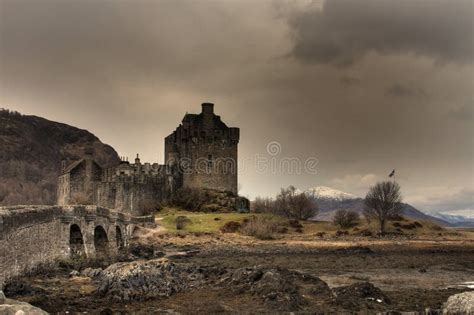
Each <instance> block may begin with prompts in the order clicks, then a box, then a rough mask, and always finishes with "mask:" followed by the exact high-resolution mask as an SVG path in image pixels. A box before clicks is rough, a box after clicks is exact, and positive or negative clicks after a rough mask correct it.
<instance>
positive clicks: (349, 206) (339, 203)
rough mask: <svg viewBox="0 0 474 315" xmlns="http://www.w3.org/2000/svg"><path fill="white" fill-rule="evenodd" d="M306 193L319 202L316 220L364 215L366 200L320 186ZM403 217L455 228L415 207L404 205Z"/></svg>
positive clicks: (447, 222)
mask: <svg viewBox="0 0 474 315" xmlns="http://www.w3.org/2000/svg"><path fill="white" fill-rule="evenodd" d="M305 192H307V193H312V194H314V196H315V197H316V198H317V200H318V206H319V214H318V215H317V216H316V217H314V218H313V219H314V220H320V221H331V220H332V218H333V217H334V214H335V213H336V211H337V210H341V209H342V210H353V211H356V212H358V213H359V214H362V212H363V210H364V199H362V198H359V197H357V196H355V195H352V194H349V193H346V192H343V191H340V190H337V189H334V188H331V187H326V186H318V187H314V188H310V189H307V190H306V191H305ZM402 212H403V215H405V216H407V217H409V218H412V219H416V220H430V221H432V222H435V223H436V224H439V225H442V226H453V225H452V224H451V223H450V222H449V221H447V220H445V219H443V218H441V217H434V216H431V215H428V214H425V213H423V212H421V211H420V210H418V209H416V208H415V207H413V206H411V205H409V204H406V203H404V204H403V210H402Z"/></svg>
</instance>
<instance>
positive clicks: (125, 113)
mask: <svg viewBox="0 0 474 315" xmlns="http://www.w3.org/2000/svg"><path fill="white" fill-rule="evenodd" d="M472 20H473V10H472V2H471V1H440V0H427V1H420V0H400V1H390V0H361V1H311V3H309V4H308V1H301V0H261V1H253V0H235V1H220V0H200V1H191V0H153V1H150V0H136V1H111V0H101V1H95V0H76V1H63V0H41V1H37V0H21V1H17V0H0V107H6V108H9V109H12V110H17V111H19V112H22V113H24V114H34V115H39V116H42V117H45V118H48V119H52V120H56V121H61V122H65V123H68V124H71V125H75V126H78V127H81V128H84V129H88V130H89V131H91V132H93V133H94V134H96V135H97V136H98V137H99V138H100V139H101V140H103V141H104V142H106V143H108V144H110V145H112V146H113V147H114V148H116V149H117V151H119V154H120V155H123V156H129V157H133V156H135V155H136V153H140V157H141V158H142V160H143V161H148V162H163V154H164V152H163V139H164V137H165V136H167V135H168V134H169V133H170V132H171V131H172V130H174V129H175V128H176V126H177V125H178V124H179V122H180V121H181V119H182V118H183V115H184V114H185V113H186V112H199V111H200V104H201V103H202V102H205V101H209V102H214V103H215V111H216V113H217V114H218V115H221V117H222V119H223V120H224V121H225V122H226V123H227V124H228V125H229V126H236V127H240V128H241V142H240V144H239V156H240V158H241V160H243V161H247V166H248V167H246V168H245V169H244V170H242V171H241V172H240V173H239V181H240V183H241V185H242V190H241V193H242V194H243V195H247V196H249V197H255V196H257V195H265V196H272V195H275V194H276V193H277V192H278V191H279V189H280V187H284V186H288V185H294V186H296V187H298V188H300V189H306V188H309V187H314V186H318V185H326V186H334V188H339V189H343V190H346V191H347V192H350V193H354V194H357V195H360V196H363V195H365V191H366V189H367V187H368V184H372V183H373V181H374V180H382V179H385V178H386V177H387V174H388V173H389V172H390V171H391V170H392V169H393V168H396V169H397V181H399V182H400V184H401V186H402V193H403V194H404V196H406V201H407V202H410V201H411V199H413V200H417V199H416V198H418V197H417V196H420V195H423V196H425V197H426V198H428V197H429V196H430V194H431V193H432V192H431V190H430V189H428V188H429V187H430V186H432V185H434V184H436V185H438V184H439V185H442V186H443V187H445V188H444V189H445V190H446V191H448V192H449V191H453V193H454V192H455V191H456V189H457V188H456V187H466V189H473V188H474V187H473V183H474V178H473V174H474V170H473V165H474V163H473V160H474V147H473V145H472V134H473V125H472V118H469V117H472V104H473V103H472V100H473V99H474V95H473V90H472V74H473V72H474V65H473V62H472V61H473V50H472V37H473V36H472V33H473V32H472ZM349 65H350V66H349ZM274 141H276V142H278V143H279V145H280V146H281V154H280V155H279V156H278V158H279V159H282V158H285V157H291V158H298V159H301V160H303V161H304V160H306V159H308V158H313V157H314V158H316V159H317V160H318V164H317V174H309V173H308V174H299V175H297V174H287V173H277V174H274V173H264V174H257V172H256V171H255V168H254V167H253V164H252V162H253V161H254V160H255V157H256V155H264V156H265V155H266V154H267V152H266V147H267V144H268V143H270V142H274ZM241 164H243V163H241ZM366 175H370V176H366ZM424 188H426V189H424ZM419 189H420V193H418V190H419ZM436 195H438V192H433V197H435V196H436ZM453 202H454V201H453ZM420 205H428V203H420ZM430 207H431V206H430ZM443 207H444V205H443ZM446 208H448V206H446ZM430 209H431V208H430ZM453 209H454V208H453ZM422 210H423V209H422Z"/></svg>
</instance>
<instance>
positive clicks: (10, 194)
mask: <svg viewBox="0 0 474 315" xmlns="http://www.w3.org/2000/svg"><path fill="white" fill-rule="evenodd" d="M86 148H91V149H92V150H93V154H94V158H95V159H96V160H97V161H98V162H99V163H100V164H101V165H102V166H110V165H113V164H115V163H118V162H119V157H118V155H117V152H115V150H114V149H113V148H112V147H111V146H109V145H106V144H103V143H102V142H101V141H100V140H99V139H98V138H97V137H96V136H94V135H93V134H92V133H90V132H88V131H87V130H82V129H78V128H76V127H72V126H69V125H66V124H62V123H57V122H53V121H49V120H46V119H44V118H41V117H36V116H27V115H21V114H19V113H17V112H11V111H8V110H4V109H0V205H15V204H54V203H55V201H56V182H57V176H58V175H59V172H60V169H61V161H62V160H66V161H67V163H70V162H72V161H74V160H77V159H79V158H81V157H82V156H83V155H84V152H85V149H86Z"/></svg>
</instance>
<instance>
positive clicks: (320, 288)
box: [96, 259, 332, 310]
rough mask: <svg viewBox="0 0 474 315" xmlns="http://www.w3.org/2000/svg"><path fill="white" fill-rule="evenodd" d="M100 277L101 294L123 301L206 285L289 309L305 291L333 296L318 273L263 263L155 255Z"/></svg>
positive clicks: (110, 269)
mask: <svg viewBox="0 0 474 315" xmlns="http://www.w3.org/2000/svg"><path fill="white" fill-rule="evenodd" d="M96 279H97V280H98V282H99V289H98V293H99V294H100V295H107V296H109V297H110V298H112V299H114V300H119V301H129V300H144V299H150V298H156V297H167V296H170V295H172V294H174V293H177V292H183V291H186V290H190V289H193V288H201V287H204V286H206V287H217V288H219V287H222V288H232V290H233V291H234V292H235V293H236V294H241V293H250V294H252V295H255V296H257V297H259V298H261V299H262V300H263V301H264V302H265V303H268V304H275V305H278V307H279V309H288V310H294V309H298V308H299V307H300V306H301V305H304V304H305V303H306V300H305V298H304V296H303V294H304V293H307V294H309V295H312V296H320V297H323V298H332V292H331V290H330V289H329V287H328V285H327V284H326V283H325V282H324V281H322V280H320V279H319V278H317V277H313V276H311V275H307V274H303V273H299V272H295V271H289V270H288V269H280V268H279V269H272V268H267V267H261V266H257V267H252V268H239V269H233V270H232V269H224V268H221V267H207V266H206V267H199V266H196V265H194V264H177V263H173V262H170V261H168V260H167V259H154V260H148V261H134V262H127V263H116V264H113V265H111V266H109V267H108V268H106V269H105V270H103V271H101V272H100V273H99V274H98V275H97V276H96ZM302 287H304V290H302ZM303 291H305V292H303Z"/></svg>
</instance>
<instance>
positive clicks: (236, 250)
mask: <svg viewBox="0 0 474 315" xmlns="http://www.w3.org/2000/svg"><path fill="white" fill-rule="evenodd" d="M365 245H366V244H365ZM137 248H138V251H137ZM137 248H135V253H134V254H135V256H133V255H132V256H130V254H129V256H123V257H122V260H129V261H130V260H134V259H138V260H139V261H148V260H149V259H157V258H160V257H165V258H162V259H164V260H166V261H167V262H169V263H172V264H174V265H175V266H177V267H180V266H191V267H189V269H190V270H193V269H206V268H207V269H210V270H217V269H216V268H219V270H224V272H233V271H235V270H237V269H239V268H243V267H246V268H250V269H251V268H260V269H262V268H263V269H262V270H264V272H265V270H270V269H271V270H276V269H278V270H280V269H282V270H289V271H291V272H299V273H303V274H305V275H309V276H311V277H317V278H318V279H320V280H322V281H323V282H324V283H326V284H327V285H328V286H329V287H330V288H331V290H333V291H335V290H337V288H341V287H347V286H351V285H357V284H360V283H370V284H372V285H374V286H375V287H376V288H378V289H380V290H381V292H383V294H384V295H385V296H386V297H387V298H388V300H389V301H390V303H380V302H377V301H376V300H375V299H374V300H373V301H371V300H370V298H371V297H370V296H368V297H367V298H364V299H362V300H354V301H352V302H351V303H342V304H341V302H340V301H337V300H335V298H334V297H332V298H328V297H327V296H326V297H325V298H322V297H320V296H317V295H315V296H312V295H311V294H309V295H308V294H306V293H304V292H306V291H305V290H306V284H304V283H301V284H300V283H298V284H297V286H296V287H297V289H296V290H297V291H300V292H299V293H301V292H303V293H301V294H300V295H301V296H303V299H304V301H302V302H301V303H300V304H301V305H297V306H295V307H293V308H292V307H289V308H288V307H286V308H285V307H282V304H278V303H268V301H266V300H264V299H262V297H261V296H259V295H258V294H255V293H252V292H250V291H249V290H247V289H243V290H241V291H240V292H237V293H236V291H235V289H233V288H232V285H229V286H226V285H215V284H214V282H212V284H206V285H202V286H198V287H194V288H193V287H191V288H186V289H185V290H184V289H183V290H182V291H180V290H177V292H172V293H171V294H169V296H162V297H155V298H151V299H145V300H139V301H134V300H130V301H116V300H114V299H111V298H110V296H101V295H99V294H98V293H97V292H98V288H99V286H100V283H99V282H98V281H97V279H93V278H90V277H86V276H83V275H81V274H80V271H81V270H80V269H81V268H82V269H84V267H85V266H82V267H77V266H76V267H74V266H67V265H63V266H56V267H55V268H53V269H49V270H43V271H42V272H39V273H37V274H34V275H29V276H23V277H20V278H18V279H15V280H14V281H13V282H12V284H15V285H16V287H15V286H13V287H12V286H10V287H6V294H7V295H8V294H9V295H10V296H8V297H10V298H15V299H18V300H21V301H25V302H29V303H31V304H32V305H35V306H38V307H40V308H42V309H44V310H46V311H48V312H50V313H53V314H73V313H89V314H150V313H174V312H176V313H195V312H198V313H266V312H267V313H268V312H270V313H275V312H278V311H282V310H283V311H287V312H288V311H293V312H301V313H307V312H315V311H316V312H336V313H341V312H342V313H343V312H369V313H375V312H383V311H385V312H388V311H399V312H400V311H417V312H423V311H425V310H426V309H431V310H439V309H441V307H442V304H443V303H444V302H445V301H446V300H447V298H448V297H449V296H451V295H453V294H456V293H460V292H465V291H469V290H470V289H468V288H467V287H464V286H462V284H463V283H464V282H468V281H473V280H474V246H472V245H471V244H457V245H456V244H437V245H435V246H433V245H431V244H428V245H425V246H419V245H413V244H412V245H407V244H404V245H403V246H400V245H397V244H392V245H387V244H384V245H377V244H374V245H372V246H345V247H344V246H342V247H341V246H337V247H317V246H301V245H294V244H279V245H277V244H252V245H241V244H233V245H229V244H226V243H223V244H213V245H210V244H208V243H206V242H204V243H201V244H200V243H199V242H190V243H189V244H173V245H171V243H168V245H166V243H165V244H164V245H161V246H141V245H140V246H139V247H137ZM124 257H125V258H127V259H123V258H124ZM106 265H107V264H104V263H102V266H101V267H106ZM94 267H97V266H94ZM212 268H215V269H212ZM272 268H273V269H272ZM73 269H79V270H77V272H76V271H73ZM250 269H249V270H250ZM71 272H72V273H71ZM212 273H215V272H214V271H213V272H211V273H210V274H209V275H206V277H207V278H209V277H214V275H213V274H212ZM216 281H221V279H220V278H218V277H217V278H216ZM216 283H217V282H216ZM270 286H271V285H270Z"/></svg>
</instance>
